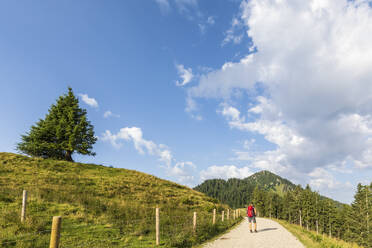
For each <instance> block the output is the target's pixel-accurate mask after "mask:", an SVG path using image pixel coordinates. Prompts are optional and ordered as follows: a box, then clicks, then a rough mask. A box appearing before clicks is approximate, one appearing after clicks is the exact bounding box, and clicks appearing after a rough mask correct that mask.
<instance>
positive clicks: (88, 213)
mask: <svg viewBox="0 0 372 248" xmlns="http://www.w3.org/2000/svg"><path fill="white" fill-rule="evenodd" d="M24 189H25V190H27V191H28V207H27V212H26V213H27V219H26V221H25V222H24V223H21V221H20V213H21V206H22V191H23V190H24ZM156 207H159V208H160V224H161V225H160V227H161V238H160V240H161V246H162V247H191V246H192V245H195V244H200V243H201V242H203V241H205V240H208V239H210V238H211V237H213V236H215V235H218V234H219V233H221V232H223V231H225V230H227V229H228V228H229V227H231V226H232V225H233V224H234V223H236V222H237V221H238V220H236V221H232V218H230V221H226V220H225V221H224V222H223V223H222V222H221V218H220V213H221V211H222V210H225V213H226V209H227V206H226V205H223V204H220V203H218V201H217V200H215V199H212V198H210V197H208V196H206V195H204V194H202V193H200V192H197V191H195V190H192V189H190V188H188V187H185V186H182V185H178V184H176V183H173V182H170V181H166V180H162V179H159V178H157V177H154V176H151V175H148V174H145V173H141V172H137V171H133V170H126V169H117V168H108V167H105V166H100V165H94V164H81V163H70V162H64V161H55V160H44V159H40V158H28V157H25V156H20V155H16V154H11V153H0V229H1V232H0V247H30V248H31V247H33V248H36V247H47V246H48V244H49V243H48V242H49V239H50V236H49V235H50V228H51V221H52V216H57V215H59V216H62V235H61V247H153V246H154V244H155V208H156ZM214 208H216V209H217V213H218V218H217V220H218V222H217V224H216V225H212V224H211V223H212V210H213V209H214ZM194 211H196V212H197V216H198V224H197V230H196V232H195V233H194V232H193V230H192V216H193V212H194ZM231 217H232V214H231Z"/></svg>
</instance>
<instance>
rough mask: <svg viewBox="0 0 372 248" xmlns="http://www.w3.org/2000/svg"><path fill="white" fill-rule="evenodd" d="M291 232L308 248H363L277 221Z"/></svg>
mask: <svg viewBox="0 0 372 248" xmlns="http://www.w3.org/2000/svg"><path fill="white" fill-rule="evenodd" d="M275 221H277V222H278V223H280V224H281V225H282V226H284V227H285V228H286V229H287V230H288V231H290V232H291V233H292V234H293V235H294V236H295V237H296V238H297V239H298V240H300V241H301V243H302V244H303V245H304V246H305V247H307V248H361V246H358V245H357V244H351V243H347V242H345V241H343V240H339V239H336V238H330V237H328V236H327V235H326V234H325V235H323V234H317V233H316V232H315V231H307V230H306V229H305V228H301V227H300V226H299V225H294V224H289V223H288V222H286V221H283V220H275Z"/></svg>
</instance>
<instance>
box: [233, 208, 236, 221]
mask: <svg viewBox="0 0 372 248" xmlns="http://www.w3.org/2000/svg"><path fill="white" fill-rule="evenodd" d="M235 212H236V211H235V210H233V217H234V220H235V217H236V216H235Z"/></svg>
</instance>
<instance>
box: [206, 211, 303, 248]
mask: <svg viewBox="0 0 372 248" xmlns="http://www.w3.org/2000/svg"><path fill="white" fill-rule="evenodd" d="M256 219H257V231H258V232H257V233H250V232H249V224H248V220H247V218H245V220H243V222H242V223H241V224H239V225H238V226H237V227H235V228H234V229H232V230H231V231H230V232H228V233H226V234H224V235H222V236H221V237H219V238H218V239H216V240H214V241H212V242H209V243H207V244H205V245H204V246H203V247H204V248H243V247H244V248H248V247H249V248H273V247H275V248H304V246H303V245H302V244H301V242H300V241H299V240H298V239H297V238H296V237H295V236H293V235H292V234H291V233H290V232H289V231H287V229H285V228H284V227H283V226H281V225H280V224H279V223H277V222H275V221H273V220H270V219H264V218H257V217H256ZM252 229H253V224H252Z"/></svg>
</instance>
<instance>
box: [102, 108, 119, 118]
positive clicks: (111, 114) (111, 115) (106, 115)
mask: <svg viewBox="0 0 372 248" xmlns="http://www.w3.org/2000/svg"><path fill="white" fill-rule="evenodd" d="M110 117H116V118H119V117H120V115H118V114H114V113H112V112H111V111H110V110H107V111H106V112H105V113H104V114H103V118H106V119H107V118H110Z"/></svg>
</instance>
